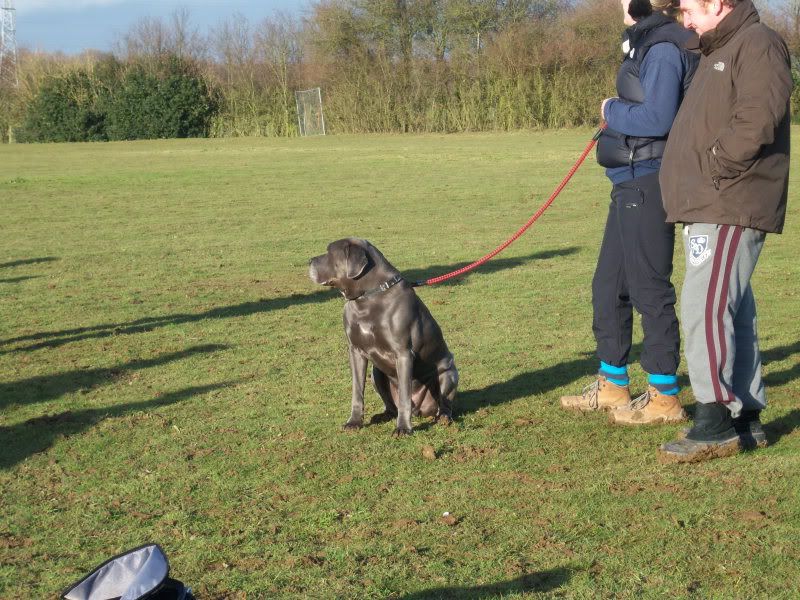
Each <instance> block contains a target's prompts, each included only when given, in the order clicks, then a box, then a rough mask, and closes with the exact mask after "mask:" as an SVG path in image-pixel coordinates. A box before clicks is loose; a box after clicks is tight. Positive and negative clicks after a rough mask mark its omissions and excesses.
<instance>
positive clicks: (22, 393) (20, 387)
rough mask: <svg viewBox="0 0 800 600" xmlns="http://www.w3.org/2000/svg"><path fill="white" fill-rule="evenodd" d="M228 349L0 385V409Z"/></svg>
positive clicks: (212, 347)
mask: <svg viewBox="0 0 800 600" xmlns="http://www.w3.org/2000/svg"><path fill="white" fill-rule="evenodd" d="M228 348H230V346H225V345H220V344H206V345H203V346H192V347H190V348H186V349H185V350H181V351H180V352H172V353H170V354H162V355H161V356H157V357H155V358H148V359H139V360H132V361H130V362H127V363H122V364H119V365H117V366H115V367H110V368H104V369H75V370H73V371H65V372H63V373H55V374H53V375H39V376H37V377H30V378H28V379H20V380H18V381H12V382H10V383H1V384H0V408H4V407H5V406H9V405H13V404H34V403H37V402H47V401H49V400H54V399H56V398H59V397H61V396H63V395H64V394H68V393H71V392H78V391H81V390H87V391H88V390H90V389H92V388H95V387H98V386H101V385H106V384H109V383H113V382H114V381H115V380H118V379H120V378H121V377H124V376H125V375H127V374H129V373H130V372H132V371H139V370H142V369H148V368H150V367H155V366H158V365H164V364H167V363H170V362H173V361H176V360H181V359H184V358H188V357H189V356H193V355H195V354H203V353H210V352H218V351H220V350H226V349H228ZM0 447H2V446H0Z"/></svg>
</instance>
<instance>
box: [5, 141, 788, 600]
mask: <svg viewBox="0 0 800 600" xmlns="http://www.w3.org/2000/svg"><path fill="white" fill-rule="evenodd" d="M591 133H592V132H591V131H589V130H581V131H557V132H549V133H519V134H505V135H495V134H476V135H457V136H435V135H430V136H403V137H400V136H367V137H355V136H353V137H351V136H335V137H327V138H314V139H294V140H267V139H258V140H243V139H234V140H202V141H153V142H134V143H119V144H117V143H110V144H84V145H32V146H8V145H6V146H0V234H2V235H0V486H2V499H1V500H0V515H1V517H0V597H2V598H52V597H55V596H57V594H58V592H59V591H60V590H61V589H62V588H63V587H64V586H66V585H67V584H68V583H70V582H72V581H74V580H75V579H77V578H79V577H80V576H81V575H83V574H84V573H86V572H87V571H88V570H89V569H90V568H91V567H92V566H94V565H95V564H97V563H99V562H102V561H103V560H105V559H106V558H108V557H109V556H111V555H113V554H115V553H117V552H119V551H121V550H124V549H127V548H130V547H133V546H136V545H139V544H142V543H145V542H147V541H156V542H158V543H160V544H161V545H162V546H163V547H164V549H165V551H166V553H167V555H168V557H169V559H170V562H171V565H172V573H173V575H174V576H176V577H178V578H180V579H182V580H183V581H185V582H186V583H188V584H190V585H191V586H192V587H193V588H194V590H195V591H196V592H197V593H198V596H199V597H200V598H203V599H209V598H237V599H238V598H266V597H280V598H303V597H308V598H404V599H422V598H444V597H454V598H500V597H503V598H512V597H523V596H524V597H537V596H559V597H569V598H590V597H591V598H594V597H622V598H634V597H636V598H638V597H641V596H643V597H653V598H661V597H684V596H692V595H694V596H695V597H698V598H700V597H702V598H709V597H713V598H752V597H760V598H780V597H793V596H794V594H796V590H797V589H800V574H798V570H797V564H798V560H800V547H799V546H798V545H797V540H798V539H800V499H799V498H798V490H800V468H799V467H800V459H798V455H799V452H798V451H800V434H799V433H798V432H797V431H795V429H796V428H797V426H798V424H800V409H798V402H799V401H800V362H799V359H800V339H798V338H800V328H799V327H798V325H797V318H798V306H799V304H798V295H799V294H800V268H798V262H797V256H798V254H800V237H798V229H799V228H800V219H799V218H798V214H800V198H798V192H797V189H798V188H797V173H798V166H799V165H797V159H795V160H794V162H795V165H794V168H793V180H792V186H791V188H790V200H789V206H790V208H789V215H788V218H787V223H786V234H784V235H783V236H770V237H769V238H768V240H767V245H766V249H765V251H764V253H763V254H762V258H761V260H760V263H759V265H758V268H757V272H756V275H755V280H754V287H755V290H756V297H757V299H758V302H759V317H760V321H759V327H760V334H761V342H762V349H763V353H764V362H765V364H764V371H765V379H766V382H767V385H768V391H769V398H770V403H771V406H770V409H769V410H768V411H767V412H766V413H765V414H764V417H765V419H764V420H765V423H766V427H767V429H768V433H769V437H770V439H771V441H772V444H771V446H770V447H769V448H767V449H765V450H762V451H758V452H752V453H748V454H743V455H740V456H737V457H733V458H729V459H724V460H717V461H712V462H709V463H705V464H701V465H696V466H662V465H660V464H659V463H658V462H657V460H656V454H655V450H656V448H657V446H658V445H659V444H660V443H662V442H664V441H667V440H669V439H671V438H672V437H673V436H674V435H675V433H676V432H677V430H678V427H651V428H647V429H623V428H612V427H610V426H609V425H608V424H607V422H606V420H605V418H604V417H603V416H601V415H588V416H583V417H581V416H576V415H573V414H568V413H566V412H563V411H562V410H561V409H560V408H559V407H558V398H559V396H560V395H562V394H564V393H569V392H575V391H577V390H579V389H580V388H581V387H582V386H583V385H584V384H585V383H586V382H588V381H589V379H590V377H591V375H592V373H593V372H594V370H595V368H596V365H595V359H594V358H593V355H592V352H593V346H594V344H593V338H592V333H591V305H590V296H591V292H590V281H591V276H592V273H593V270H594V262H595V258H596V253H597V249H598V244H599V239H600V235H601V232H602V228H603V223H604V220H605V212H606V206H607V202H608V192H609V188H610V186H609V184H608V183H607V181H606V180H605V179H604V176H603V174H602V171H601V169H600V168H599V167H597V166H596V165H595V164H594V163H593V160H592V159H591V157H590V159H589V160H588V161H587V164H586V165H585V166H584V167H583V168H582V169H581V170H580V171H579V172H578V174H577V175H576V176H575V178H574V180H573V181H572V183H570V185H569V186H568V187H567V189H566V190H565V191H564V192H563V193H562V195H561V197H560V198H559V199H558V200H557V201H556V202H555V204H554V205H553V206H552V207H551V209H550V210H549V211H548V212H547V213H546V214H545V215H544V217H542V219H540V221H539V222H538V223H537V224H536V225H535V226H534V227H533V228H532V229H531V230H530V231H529V232H528V233H527V234H526V235H525V236H523V237H522V238H521V239H520V240H519V241H518V242H517V243H516V244H514V245H513V246H511V247H510V248H509V249H508V250H507V251H506V252H505V253H503V254H501V255H500V256H498V257H497V258H496V259H495V260H494V261H492V262H491V263H489V264H488V265H486V266H485V267H484V268H483V269H482V270H480V271H478V272H474V273H473V274H470V275H469V276H467V277H465V278H463V279H461V280H459V281H457V282H454V283H448V284H443V285H440V286H436V287H431V288H423V289H421V290H419V294H420V296H421V297H422V298H423V299H424V301H425V302H426V303H427V304H428V306H429V307H430V308H431V311H432V312H433V314H434V316H435V317H436V319H437V320H438V322H439V323H440V325H441V326H442V329H443V331H444V333H445V337H446V339H447V341H448V344H449V346H450V348H451V350H452V351H453V352H454V354H455V356H456V361H457V364H458V367H459V370H460V372H461V384H460V389H459V396H458V398H457V404H456V406H457V409H456V411H457V414H456V424H455V425H454V426H453V427H450V428H440V427H436V426H431V425H430V424H429V423H427V422H424V421H417V422H416V428H417V431H416V433H415V435H414V436H412V437H411V438H408V439H400V440H398V439H393V438H392V437H391V435H390V434H391V431H392V429H393V425H392V424H383V425H377V426H372V427H367V428H365V429H363V430H361V431H360V432H358V433H356V434H345V433H343V432H341V431H340V426H341V424H342V423H343V422H344V421H345V420H346V418H347V415H348V411H349V396H350V376H349V368H348V366H347V356H346V345H345V340H344V335H343V331H342V325H341V310H342V301H341V298H339V297H337V296H336V294H335V293H333V292H331V291H330V290H324V289H321V288H318V287H315V286H314V285H313V284H312V283H311V281H310V280H309V279H308V276H307V261H308V259H309V258H310V257H311V256H314V255H316V254H321V253H322V252H324V250H325V246H326V245H327V243H328V242H330V241H332V240H334V239H338V238H341V237H345V236H351V235H355V236H359V237H364V238H367V239H369V240H371V241H372V242H373V243H374V244H375V245H376V246H378V247H379V248H380V249H381V250H382V251H383V252H384V254H385V255H386V256H387V257H388V258H389V259H390V260H391V261H392V262H393V263H394V264H395V265H396V266H397V267H398V268H400V269H401V270H403V271H405V272H406V273H407V274H408V275H409V277H411V278H413V279H420V278H423V277H427V276H433V275H438V274H441V273H444V272H447V271H449V270H450V268H451V266H453V265H462V264H464V263H465V262H467V261H471V260H474V259H476V258H478V257H480V256H482V255H483V254H485V253H486V252H488V251H489V250H491V249H492V248H494V247H495V246H496V245H497V244H499V243H500V242H502V241H503V240H505V239H506V238H507V237H508V236H509V235H511V234H512V233H513V232H514V231H516V229H517V227H519V226H520V225H521V224H522V223H524V222H525V220H526V219H527V218H528V217H529V216H530V215H531V214H532V213H533V212H534V211H535V210H536V208H538V206H539V205H540V204H541V203H542V202H543V201H544V200H545V199H546V198H547V196H548V195H549V194H550V192H551V191H552V189H553V188H554V187H555V185H556V184H557V183H558V182H559V181H560V179H561V177H562V176H563V174H564V173H565V172H566V171H567V169H568V168H569V167H570V166H571V164H572V162H573V161H574V160H575V159H576V158H577V156H578V154H579V153H580V150H581V149H582V148H583V147H584V145H585V143H586V141H587V140H588V138H589V137H590V136H591ZM794 133H795V135H797V134H798V133H800V130H795V132H794ZM678 252H680V249H679V250H678ZM682 273H683V266H682V258H681V257H680V256H679V254H678V253H676V276H675V282H676V284H679V283H680V281H681V279H682ZM640 340H641V334H637V339H636V344H637V346H636V348H637V350H636V351H637V353H638V348H639V342H640ZM634 358H635V357H634ZM680 374H681V377H682V381H683V384H684V386H685V388H684V391H683V392H682V394H681V399H682V401H683V402H684V404H687V405H689V406H691V404H692V403H693V400H692V397H691V391H690V390H689V389H688V382H687V380H686V371H685V365H682V367H681V373H680ZM632 376H633V382H634V387H635V388H636V391H638V390H640V389H642V387H643V385H644V381H645V380H644V376H643V375H642V373H641V369H640V368H638V366H637V367H634V368H633V371H632ZM380 404H381V403H380V400H379V399H378V397H377V396H376V395H375V393H374V392H373V391H372V390H369V391H368V397H367V411H368V414H371V413H374V412H378V411H379V410H380ZM425 446H432V447H433V448H434V450H435V452H436V459H435V460H426V459H425V458H424V457H423V453H422V450H423V448H424V447H425ZM444 512H449V513H451V515H452V516H453V517H454V519H453V520H451V522H450V524H448V523H447V522H445V521H444V520H443V519H442V514H443V513H444ZM453 521H454V522H453Z"/></svg>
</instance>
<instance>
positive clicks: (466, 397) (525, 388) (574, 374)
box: [454, 352, 598, 417]
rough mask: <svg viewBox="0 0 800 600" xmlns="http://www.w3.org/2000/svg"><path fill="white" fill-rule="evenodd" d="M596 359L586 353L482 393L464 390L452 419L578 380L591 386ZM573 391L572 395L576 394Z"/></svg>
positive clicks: (502, 382)
mask: <svg viewBox="0 0 800 600" xmlns="http://www.w3.org/2000/svg"><path fill="white" fill-rule="evenodd" d="M597 364H598V363H597V358H595V356H594V354H593V353H589V352H586V353H584V354H583V355H582V357H581V358H577V359H575V360H571V361H568V362H562V363H559V364H557V365H553V366H551V367H545V368H544V369H540V370H538V371H530V372H528V373H520V374H519V375H517V376H515V377H512V378H511V379H509V380H507V381H501V382H500V383H494V384H492V385H489V386H487V387H485V388H483V389H482V390H466V391H464V392H460V393H458V394H457V395H456V402H455V410H454V412H455V416H456V417H458V416H460V415H464V414H468V413H472V412H475V411H476V410H478V409H480V408H483V407H486V406H496V405H498V404H504V403H506V402H511V401H513V400H518V399H519V398H524V397H526V396H533V395H535V394H544V393H546V392H549V391H551V390H554V389H557V388H560V387H564V386H566V385H569V384H571V383H575V384H576V385H577V383H578V381H579V380H585V382H586V383H591V378H592V377H593V376H594V374H595V373H596V372H597ZM580 391H581V390H580V389H577V388H576V389H575V393H576V394H578V393H580Z"/></svg>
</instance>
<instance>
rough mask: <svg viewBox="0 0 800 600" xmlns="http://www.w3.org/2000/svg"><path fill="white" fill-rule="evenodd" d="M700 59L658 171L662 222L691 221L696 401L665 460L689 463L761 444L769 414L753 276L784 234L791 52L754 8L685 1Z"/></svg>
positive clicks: (688, 323) (687, 230) (686, 290)
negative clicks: (774, 239)
mask: <svg viewBox="0 0 800 600" xmlns="http://www.w3.org/2000/svg"><path fill="white" fill-rule="evenodd" d="M681 11H682V12H683V15H684V25H686V27H688V28H690V29H693V30H694V31H696V32H697V33H698V34H699V35H700V38H699V42H700V49H701V51H702V57H701V59H700V65H699V66H698V69H697V74H696V75H695V78H694V81H693V83H692V87H691V89H690V90H689V92H688V94H687V95H686V99H685V101H684V103H683V105H682V106H681V108H680V111H679V112H678V116H677V117H676V119H675V124H674V125H673V129H672V133H671V134H670V138H669V141H668V143H667V148H666V150H665V152H664V159H663V167H662V169H661V186H662V190H663V193H664V205H665V208H666V212H667V221H669V222H671V223H683V224H684V228H683V230H684V234H683V242H684V253H685V255H686V277H685V280H684V284H683V292H682V294H681V322H682V325H683V331H684V341H685V346H686V348H685V352H686V362H687V365H688V369H689V380H690V382H691V384H692V391H693V393H694V396H695V400H696V401H697V405H696V411H695V416H694V424H693V426H692V428H691V429H690V430H689V431H688V432H687V433H686V436H685V438H683V439H678V440H675V441H673V442H670V443H668V444H664V445H663V446H662V447H661V450H660V458H661V459H662V460H664V461H670V462H691V461H697V460H702V459H705V458H713V457H715V456H725V455H728V454H732V453H735V452H738V451H739V450H740V449H741V448H742V447H757V446H765V445H766V443H767V439H766V436H765V434H764V430H763V428H762V426H761V418H760V413H761V411H762V410H763V409H764V408H765V407H766V395H765V391H764V384H763V381H762V379H761V355H760V351H759V346H758V335H757V331H756V304H755V298H754V296H753V290H752V288H751V286H750V278H751V276H752V274H753V270H754V269H755V266H756V262H757V261H758V257H759V254H760V253H761V249H762V247H763V245H764V239H765V237H766V234H767V233H780V232H781V231H782V230H783V223H784V217H785V215H786V197H787V189H788V180H789V119H790V115H789V97H790V95H791V93H792V77H791V66H790V60H789V52H788V50H787V48H786V44H785V43H784V42H783V40H782V39H781V38H780V36H779V35H778V34H777V33H775V32H774V31H772V30H771V29H770V28H768V27H766V26H765V25H763V24H762V23H761V22H760V20H759V16H758V11H757V10H756V8H755V7H754V6H753V4H752V2H751V0H712V1H709V2H704V1H703V0H682V1H681Z"/></svg>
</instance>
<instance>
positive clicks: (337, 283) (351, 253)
mask: <svg viewBox="0 0 800 600" xmlns="http://www.w3.org/2000/svg"><path fill="white" fill-rule="evenodd" d="M371 250H372V246H371V244H370V243H369V242H368V241H366V240H361V239H358V238H345V239H343V240H337V241H335V242H331V243H330V244H328V251H327V252H326V253H325V254H321V255H320V256H315V257H314V258H312V259H311V261H310V263H309V268H308V276H309V277H311V280H312V281H313V282H314V283H318V284H320V285H326V286H329V287H335V288H336V289H338V290H340V291H341V292H342V294H343V295H344V296H345V298H352V297H355V296H357V295H359V293H360V292H361V291H363V290H361V288H362V287H363V285H362V283H361V281H360V280H361V279H362V278H363V277H364V276H365V275H366V274H367V273H368V272H369V271H370V270H371V268H372V267H373V266H374V259H373V256H372V255H373V252H371Z"/></svg>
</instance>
